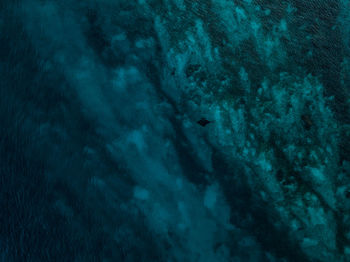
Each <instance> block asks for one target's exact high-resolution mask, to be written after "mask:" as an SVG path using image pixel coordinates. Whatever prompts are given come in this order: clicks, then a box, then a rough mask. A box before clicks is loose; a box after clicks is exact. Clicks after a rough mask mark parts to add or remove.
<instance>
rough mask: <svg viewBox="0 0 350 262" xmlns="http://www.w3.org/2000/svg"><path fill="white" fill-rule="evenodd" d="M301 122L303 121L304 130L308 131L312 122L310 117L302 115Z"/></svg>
mask: <svg viewBox="0 0 350 262" xmlns="http://www.w3.org/2000/svg"><path fill="white" fill-rule="evenodd" d="M301 120H303V125H304V128H305V129H306V130H310V129H311V127H312V125H313V122H312V120H311V117H310V116H309V115H302V116H301Z"/></svg>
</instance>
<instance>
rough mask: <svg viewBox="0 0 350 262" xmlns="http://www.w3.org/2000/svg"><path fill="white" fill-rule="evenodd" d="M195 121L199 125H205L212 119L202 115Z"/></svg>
mask: <svg viewBox="0 0 350 262" xmlns="http://www.w3.org/2000/svg"><path fill="white" fill-rule="evenodd" d="M197 123H198V124H200V125H201V126H206V125H207V124H209V123H212V121H209V120H207V119H205V118H203V117H202V118H201V119H200V120H198V121H197Z"/></svg>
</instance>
